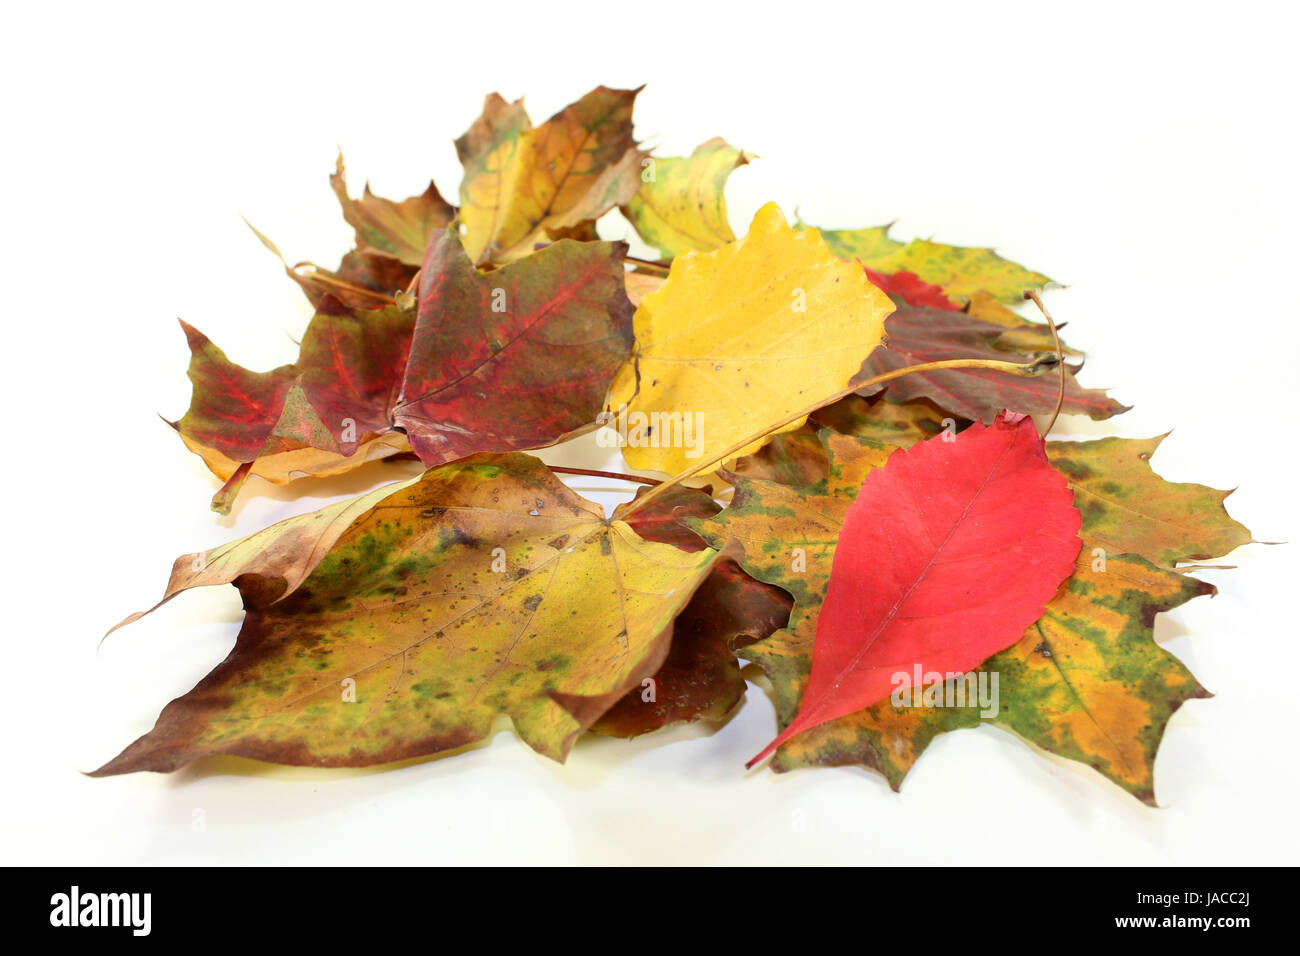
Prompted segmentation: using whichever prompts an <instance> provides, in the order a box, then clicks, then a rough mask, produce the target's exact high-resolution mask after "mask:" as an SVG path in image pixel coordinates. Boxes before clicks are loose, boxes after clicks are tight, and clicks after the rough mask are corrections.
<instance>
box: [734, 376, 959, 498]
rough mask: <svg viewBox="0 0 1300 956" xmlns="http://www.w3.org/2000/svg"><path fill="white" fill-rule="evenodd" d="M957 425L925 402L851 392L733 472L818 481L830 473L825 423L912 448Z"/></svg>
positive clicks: (807, 482) (791, 481) (784, 480)
mask: <svg viewBox="0 0 1300 956" xmlns="http://www.w3.org/2000/svg"><path fill="white" fill-rule="evenodd" d="M956 425H957V423H956V421H954V420H953V419H951V418H946V417H944V414H943V412H942V411H940V410H939V409H937V408H935V407H934V406H932V405H930V404H928V403H926V402H907V403H906V404H897V405H896V404H893V403H890V402H885V401H883V400H880V399H877V400H876V402H875V404H870V403H869V402H868V401H867V400H866V399H864V398H862V397H861V396H858V395H849V396H847V397H845V398H842V399H840V400H839V401H838V402H834V403H832V404H830V405H827V406H826V407H824V408H819V409H818V410H817V411H815V412H813V413H812V414H811V415H809V416H808V421H807V422H806V423H805V424H803V425H802V426H800V427H799V428H797V429H795V430H794V431H792V432H786V433H785V434H782V435H776V436H775V437H774V438H773V439H772V441H770V442H769V443H768V444H766V445H764V446H763V447H762V448H760V449H759V450H758V451H756V452H754V454H752V455H748V456H746V457H744V458H741V459H740V460H739V461H737V462H736V463H735V465H733V466H732V468H731V469H730V472H731V473H733V474H736V475H741V476H743V477H746V478H766V479H768V480H769V481H778V482H780V483H782V484H786V485H794V486H796V487H799V486H802V485H813V484H816V483H817V482H818V481H820V480H822V479H823V478H825V477H826V470H827V461H826V445H825V443H824V442H823V441H822V438H821V435H820V431H821V429H822V428H823V427H825V428H830V429H832V430H834V431H837V432H840V433H841V434H846V435H855V436H857V437H859V438H870V439H872V440H873V441H876V442H879V443H881V444H884V445H893V446H894V447H897V448H910V447H911V446H912V445H913V444H915V443H916V442H918V441H920V440H921V439H924V438H930V437H931V436H933V435H937V434H939V433H940V432H941V431H943V430H944V429H945V428H948V429H951V433H952V434H956Z"/></svg>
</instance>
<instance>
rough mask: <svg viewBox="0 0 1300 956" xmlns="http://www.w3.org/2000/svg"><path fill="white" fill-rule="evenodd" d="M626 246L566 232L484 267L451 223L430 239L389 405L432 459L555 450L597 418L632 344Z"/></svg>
mask: <svg viewBox="0 0 1300 956" xmlns="http://www.w3.org/2000/svg"><path fill="white" fill-rule="evenodd" d="M626 250H627V246H626V244H624V243H618V242H614V243H610V242H574V241H573V240H569V239H562V240H560V241H559V242H556V243H554V244H552V245H549V246H547V247H545V248H544V249H541V250H539V251H538V252H535V253H533V254H532V255H531V256H526V257H525V258H522V259H519V260H517V261H515V262H512V263H510V264H509V265H507V266H504V267H502V268H500V269H497V270H496V271H494V272H491V273H481V272H479V271H478V270H477V269H475V267H474V263H473V262H471V261H470V259H469V256H467V255H465V252H464V250H463V249H462V248H461V245H460V240H459V239H458V238H457V237H456V233H455V230H454V229H453V230H448V231H447V232H444V233H441V234H437V235H435V236H433V238H432V239H430V240H429V245H428V248H427V249H426V250H425V255H424V266H423V268H422V270H421V272H420V311H419V316H420V317H419V321H418V322H417V323H416V326H415V336H414V339H413V341H412V344H411V355H410V359H409V361H408V363H407V367H406V376H405V379H404V380H403V382H402V394H401V398H400V399H399V400H398V402H397V404H396V406H395V407H394V409H393V421H394V422H396V423H397V424H398V425H400V426H402V427H403V428H405V429H406V432H407V437H408V438H409V439H410V442H411V447H412V448H413V449H414V450H415V453H416V454H417V455H419V456H420V458H421V459H422V460H423V461H424V463H425V464H426V465H428V466H430V467H432V466H434V465H440V464H443V463H444V462H448V461H453V460H455V459H457V458H461V457H464V456H466V455H472V454H473V453H474V452H476V451H482V450H484V449H487V450H491V451H514V450H518V449H524V448H540V447H543V446H546V445H552V444H554V443H555V442H557V441H561V440H563V439H564V438H566V437H568V436H569V435H570V434H572V433H573V432H575V431H577V430H579V429H580V428H583V427H585V426H588V425H589V424H590V423H591V422H593V421H595V419H596V416H597V415H598V414H599V412H600V410H601V408H602V407H603V402H604V399H605V393H606V391H607V390H608V388H609V381H610V379H612V378H613V377H614V372H615V371H616V370H617V369H618V367H619V365H621V364H622V362H623V359H624V358H626V356H627V353H628V350H629V349H630V348H631V345H632V305H631V303H630V302H629V301H628V299H627V295H626V293H625V292H624V287H623V256H624V254H625V252H626Z"/></svg>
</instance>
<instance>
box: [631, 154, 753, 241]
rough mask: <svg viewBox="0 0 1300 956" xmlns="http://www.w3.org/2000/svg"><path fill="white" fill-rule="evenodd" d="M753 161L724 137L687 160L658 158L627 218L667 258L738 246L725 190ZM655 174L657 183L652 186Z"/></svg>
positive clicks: (642, 177) (643, 178)
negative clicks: (690, 251) (730, 179)
mask: <svg viewBox="0 0 1300 956" xmlns="http://www.w3.org/2000/svg"><path fill="white" fill-rule="evenodd" d="M750 159H751V157H750V156H749V155H747V154H746V153H745V152H744V151H742V150H739V149H736V148H735V147H734V146H729V145H727V141H726V140H724V139H720V138H715V139H711V140H709V141H708V142H706V143H701V144H700V145H699V146H697V147H695V152H693V153H691V155H690V156H687V157H684V158H683V157H665V158H662V159H661V158H658V157H656V158H653V159H651V160H650V162H651V163H652V164H653V165H652V166H650V167H649V168H648V169H647V170H646V172H644V173H642V175H641V188H640V189H638V190H637V193H636V195H635V196H633V197H632V198H631V199H630V200H629V201H628V203H627V205H626V206H624V207H623V214H624V215H625V216H627V218H628V220H629V221H631V223H632V225H634V226H635V227H636V231H637V234H638V235H639V236H640V237H641V238H642V239H644V240H645V241H646V242H647V243H649V244H650V245H652V246H654V247H656V248H657V249H658V250H659V252H660V253H661V254H662V255H663V257H664V258H665V259H672V258H674V257H675V256H676V255H677V254H678V253H681V252H685V251H686V250H688V249H695V250H696V251H699V252H708V251H709V250H710V249H716V248H718V246H722V245H726V244H727V243H728V242H734V241H735V238H736V234H735V233H734V232H732V231H731V223H730V222H728V221H727V200H726V198H725V197H724V196H723V188H724V187H725V186H726V184H727V177H729V176H730V175H731V171H732V170H733V169H738V168H740V167H741V166H744V165H745V164H746V163H748V162H749V160H750ZM651 170H653V178H651V179H649V180H648V181H647V175H648V174H649V173H650V171H651Z"/></svg>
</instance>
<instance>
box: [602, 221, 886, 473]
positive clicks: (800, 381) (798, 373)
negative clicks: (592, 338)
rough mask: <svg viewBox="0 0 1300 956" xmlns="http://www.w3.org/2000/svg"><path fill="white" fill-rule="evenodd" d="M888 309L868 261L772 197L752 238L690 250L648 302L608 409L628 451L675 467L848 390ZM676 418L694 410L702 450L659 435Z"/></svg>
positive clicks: (663, 467) (644, 465) (635, 458)
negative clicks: (865, 268) (848, 255)
mask: <svg viewBox="0 0 1300 956" xmlns="http://www.w3.org/2000/svg"><path fill="white" fill-rule="evenodd" d="M891 307H892V304H891V303H890V301H889V298H888V297H887V296H886V295H885V294H884V293H882V292H881V291H880V290H878V289H877V288H876V287H875V286H873V285H871V284H870V283H869V282H868V281H867V278H866V276H865V274H864V273H863V272H862V270H861V268H859V267H858V266H857V265H855V264H852V263H848V262H844V261H842V260H840V259H837V258H836V257H835V256H833V255H831V253H830V251H829V250H828V249H827V248H826V244H825V243H823V242H822V241H821V239H820V237H819V236H818V235H817V232H816V230H806V231H802V232H797V231H795V230H794V229H791V228H790V226H788V225H787V224H786V221H785V218H784V217H783V216H782V215H781V211H780V210H779V209H778V208H777V207H776V205H775V204H774V203H769V204H768V205H766V206H764V207H763V208H762V209H760V210H759V211H758V213H757V214H756V215H755V216H754V221H753V223H752V224H751V225H750V228H749V233H748V234H747V235H746V236H745V237H744V238H743V239H738V240H737V241H735V242H732V243H728V244H727V245H725V246H723V247H722V248H720V249H717V250H715V251H713V252H702V253H698V252H687V253H683V254H682V255H680V256H678V257H677V258H676V259H674V260H673V264H672V268H671V271H670V272H669V275H668V281H667V282H665V283H664V284H663V286H662V287H661V288H660V289H658V291H655V292H652V293H650V294H649V295H646V296H645V298H643V299H642V300H641V305H640V306H639V307H638V308H637V310H636V315H635V317H634V319H633V326H634V329H635V339H636V347H635V349H634V351H633V354H632V356H631V357H630V358H629V359H628V360H627V362H626V363H624V365H623V367H622V368H621V369H620V370H619V373H618V375H617V376H616V378H615V380H614V383H613V385H612V386H611V389H610V398H609V406H608V407H609V411H610V412H611V413H612V414H618V415H620V416H621V417H622V416H625V421H626V425H627V427H626V428H624V429H623V431H624V432H625V434H626V440H627V446H626V447H625V448H624V449H623V454H624V457H625V458H626V459H627V461H628V463H629V464H630V465H631V466H632V467H634V468H640V469H645V470H653V471H661V472H665V473H669V474H675V473H676V472H679V471H682V470H683V469H684V468H686V467H688V466H690V465H693V464H695V463H696V462H697V461H699V460H700V458H701V457H703V458H705V459H708V458H711V457H712V456H713V455H714V454H717V453H721V452H723V451H724V450H726V449H727V448H729V447H730V446H731V445H733V444H735V443H736V442H738V441H741V440H743V439H744V438H745V437H746V436H747V435H751V434H754V433H756V432H758V431H761V430H762V429H763V428H764V427H765V426H767V425H769V424H771V423H772V422H774V421H780V420H781V419H782V418H783V417H786V416H788V415H791V414H793V413H795V412H797V411H798V410H799V409H801V408H803V407H806V406H807V405H808V404H809V403H810V402H811V401H813V400H815V399H816V398H817V397H819V396H821V395H824V394H825V393H826V392H827V391H829V390H830V389H832V388H834V387H836V386H841V385H847V384H848V383H849V381H850V380H851V379H852V377H853V375H854V374H855V373H857V372H858V371H859V370H860V369H861V367H862V362H863V360H864V359H866V357H867V356H868V355H869V354H870V353H871V350H872V349H873V348H875V346H876V344H877V343H878V342H879V341H880V334H881V327H882V322H883V319H884V317H885V316H886V315H887V314H888V313H889V310H890V309H891ZM672 413H679V421H680V414H689V415H691V416H693V419H692V421H693V423H694V425H695V427H696V429H697V430H696V433H695V436H694V437H696V438H697V439H698V440H697V441H696V442H695V443H694V447H687V445H688V443H687V442H685V441H678V440H675V439H674V437H673V436H672V435H671V434H670V435H667V436H663V435H662V433H663V432H664V431H665V429H666V428H667V427H668V426H667V424H666V422H665V418H666V416H668V415H670V414H672ZM654 416H660V417H658V418H656V417H654ZM800 424H802V420H795V421H792V422H791V423H790V424H789V425H787V426H785V427H783V428H781V429H778V431H790V430H793V429H795V428H798V427H799V425H800ZM656 427H658V428H659V431H658V432H656V431H655V430H654V429H655V428H656ZM678 427H681V426H680V424H679V426H678ZM661 437H662V440H661ZM766 440H767V438H763V439H760V440H758V441H755V442H754V443H753V444H751V445H749V446H747V447H746V448H744V449H743V450H741V451H740V452H739V453H738V454H740V455H743V454H748V453H749V452H752V451H754V450H755V449H757V448H758V447H760V446H761V445H762V444H763V443H764V442H765V441H766Z"/></svg>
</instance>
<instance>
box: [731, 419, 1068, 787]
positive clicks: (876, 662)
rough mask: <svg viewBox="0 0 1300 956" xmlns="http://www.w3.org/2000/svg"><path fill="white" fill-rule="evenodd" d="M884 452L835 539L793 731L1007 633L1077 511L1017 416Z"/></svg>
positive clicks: (954, 667) (971, 663) (1054, 581)
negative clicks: (882, 462)
mask: <svg viewBox="0 0 1300 956" xmlns="http://www.w3.org/2000/svg"><path fill="white" fill-rule="evenodd" d="M946 437H948V436H945V435H938V436H936V437H934V438H931V439H929V440H927V441H923V442H920V443H918V444H916V445H914V446H913V447H911V448H909V449H906V450H903V451H898V452H895V453H894V454H893V455H891V456H890V457H889V459H888V461H887V462H886V463H885V465H884V467H882V468H878V469H875V470H874V471H872V472H870V473H869V474H868V475H867V478H866V480H865V481H863V483H862V487H861V490H860V492H859V493H858V497H857V499H856V501H854V503H853V505H852V506H851V507H850V508H849V510H848V514H847V515H846V517H845V521H844V527H843V530H842V531H841V532H840V536H839V541H838V543H837V545H836V548H835V558H834V561H833V563H832V566H831V579H830V584H829V585H828V587H827V593H826V601H825V604H824V605H823V606H822V609H821V614H820V616H819V617H818V621H817V638H816V641H815V643H814V646H813V659H812V670H811V673H810V674H809V678H808V686H807V689H806V691H805V693H804V697H803V700H802V701H801V702H800V707H799V713H798V716H796V717H795V719H794V720H793V721H792V722H791V723H790V725H789V726H788V727H786V729H785V730H784V731H783V732H782V733H781V735H780V736H778V737H777V738H776V740H774V741H772V743H770V744H768V746H767V747H766V748H765V749H764V750H763V752H762V753H760V754H759V755H758V756H757V757H755V758H754V759H753V760H752V761H750V766H752V765H753V764H754V763H757V762H758V761H759V760H761V759H763V758H764V757H766V756H767V755H768V754H770V753H772V751H774V750H775V749H776V748H777V747H778V746H779V745H780V744H782V743H784V742H785V741H786V740H788V739H789V738H791V737H793V736H794V735H795V734H798V733H800V732H801V731H804V730H807V729H809V728H811V727H816V726H817V725H819V724H824V723H826V722H827V721H831V720H834V719H836V718H837V717H843V716H845V715H846V714H851V713H854V712H856V711H859V710H863V709H865V708H867V707H870V706H871V705H873V704H875V703H877V702H878V701H880V700H883V699H884V698H886V697H888V696H890V694H891V692H892V691H893V689H894V688H895V687H896V686H897V683H896V680H895V675H898V674H906V675H909V677H910V675H912V674H913V673H914V669H915V668H916V667H917V666H918V665H919V666H920V668H921V671H922V673H932V672H938V673H940V674H945V675H946V674H949V673H960V672H963V671H968V670H971V669H972V668H975V667H977V666H978V665H979V664H980V663H981V662H982V661H985V660H987V659H988V658H989V657H991V656H992V655H993V654H996V653H997V652H998V651H1001V650H1003V649H1005V648H1007V647H1010V646H1011V645H1012V644H1014V643H1015V642H1016V641H1018V640H1019V639H1020V638H1021V637H1022V636H1023V635H1024V632H1025V628H1027V627H1029V626H1030V625H1031V624H1033V623H1034V622H1035V621H1036V620H1038V619H1039V618H1040V617H1041V616H1042V614H1043V609H1044V607H1045V605H1046V604H1047V602H1048V601H1050V600H1051V599H1052V597H1053V596H1054V595H1055V594H1056V591H1057V588H1059V587H1060V585H1061V582H1062V581H1064V580H1065V579H1066V578H1068V577H1069V576H1070V574H1071V573H1072V572H1073V571H1074V567H1075V560H1076V558H1077V556H1078V553H1079V547H1080V541H1079V534H1078V533H1079V527H1080V523H1081V518H1080V515H1079V512H1078V510H1077V509H1076V508H1075V507H1074V505H1073V493H1072V492H1071V491H1070V489H1069V488H1068V487H1067V485H1066V481H1065V478H1064V477H1063V476H1062V475H1061V474H1060V473H1059V472H1057V471H1056V470H1055V469H1054V468H1053V467H1052V466H1051V464H1049V463H1048V460H1047V456H1046V454H1045V452H1044V449H1043V442H1042V440H1041V439H1040V438H1039V437H1038V433H1037V432H1036V431H1035V429H1034V424H1033V420H1032V419H1030V418H1029V417H1027V416H1021V415H1009V414H1007V413H1003V415H1002V416H1000V417H999V418H998V419H997V420H996V421H995V422H994V424H993V425H992V426H987V427H986V426H984V425H980V424H975V425H972V426H971V427H970V428H968V429H967V430H966V431H964V432H961V433H960V434H958V435H956V436H954V437H953V438H952V439H951V440H947V441H945V438H946Z"/></svg>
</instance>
